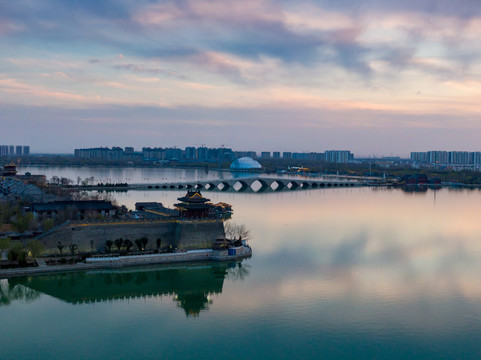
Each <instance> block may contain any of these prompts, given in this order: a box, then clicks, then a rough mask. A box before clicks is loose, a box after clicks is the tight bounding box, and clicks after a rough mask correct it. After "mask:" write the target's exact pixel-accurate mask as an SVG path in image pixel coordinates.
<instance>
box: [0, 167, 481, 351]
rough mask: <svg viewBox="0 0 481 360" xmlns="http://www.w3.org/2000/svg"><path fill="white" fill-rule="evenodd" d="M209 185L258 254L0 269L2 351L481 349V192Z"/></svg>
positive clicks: (136, 195)
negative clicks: (52, 271) (97, 267)
mask: <svg viewBox="0 0 481 360" xmlns="http://www.w3.org/2000/svg"><path fill="white" fill-rule="evenodd" d="M130 170H132V169H129V171H130ZM65 171H74V170H72V169H69V170H65ZM100 171H104V170H102V169H101V170H100ZM105 171H106V170H105ZM109 171H110V170H109ZM133 171H134V172H136V171H142V170H135V169H133ZM34 172H35V171H32V173H34ZM56 175H61V176H64V175H62V174H59V172H57V173H56ZM134 176H136V177H141V176H142V175H140V174H138V173H136V174H135V175H134ZM181 194H183V193H182V192H177V191H173V192H170V191H166V192H162V191H150V192H128V193H120V194H119V193H117V194H116V197H117V199H118V201H119V202H120V203H123V204H126V205H127V206H129V207H132V206H133V204H134V203H135V202H136V201H143V200H145V199H149V201H161V202H163V203H164V204H165V205H172V204H173V203H174V201H175V199H176V197H178V196H180V195H181ZM204 195H206V196H207V197H209V198H211V199H212V200H213V201H226V202H228V203H230V204H232V205H233V207H234V216H233V221H235V222H237V223H243V224H246V225H247V226H248V227H249V228H250V230H251V235H252V236H251V241H250V244H251V245H252V247H253V249H254V255H253V257H252V258H251V259H248V260H244V261H242V262H240V263H230V264H214V265H212V264H192V265H188V266H187V265H179V266H169V267H149V268H134V269H130V270H126V269H122V270H119V271H96V272H89V273H76V274H65V275H55V276H41V277H31V278H20V279H13V280H9V281H6V280H2V283H1V289H2V295H1V296H2V297H1V305H0V321H1V323H0V324H1V327H0V329H1V330H0V331H1V334H0V335H1V336H0V358H1V359H2V360H3V359H66V358H69V359H86V358H93V359H120V358H124V359H158V358H165V359H205V358H210V359H212V358H227V359H238V358H252V359H293V358H296V359H297V358H300V359H304V358H306V359H319V358H323V359H479V358H480V357H481V280H480V276H481V221H480V220H479V214H480V207H481V192H479V191H449V190H445V189H443V190H439V191H432V190H430V191H427V192H422V193H406V192H403V191H401V190H387V189H384V190H378V189H371V188H369V189H368V188H354V189H352V188H351V189H322V190H309V191H295V192H282V193H264V194H238V193H220V192H217V193H209V192H206V193H204Z"/></svg>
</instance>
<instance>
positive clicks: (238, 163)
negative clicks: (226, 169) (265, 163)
mask: <svg viewBox="0 0 481 360" xmlns="http://www.w3.org/2000/svg"><path fill="white" fill-rule="evenodd" d="M230 168H231V170H259V169H262V165H261V164H259V162H258V161H256V160H254V159H252V158H250V157H243V158H240V159H237V160H234V162H233V163H232V164H231V165H230Z"/></svg>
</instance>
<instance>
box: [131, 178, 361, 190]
mask: <svg viewBox="0 0 481 360" xmlns="http://www.w3.org/2000/svg"><path fill="white" fill-rule="evenodd" d="M367 184H368V182H367V181H353V180H336V179H333V180H325V179H319V180H311V179H309V180H307V179H293V178H268V177H252V178H239V179H215V180H204V181H194V180H193V181H187V182H170V183H159V184H136V185H131V186H129V189H150V190H184V189H199V190H207V191H228V190H229V191H235V192H242V191H248V192H264V191H290V190H306V189H322V188H334V187H354V186H364V185H367Z"/></svg>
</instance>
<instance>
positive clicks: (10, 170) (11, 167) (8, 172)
mask: <svg viewBox="0 0 481 360" xmlns="http://www.w3.org/2000/svg"><path fill="white" fill-rule="evenodd" d="M15 175H17V165H15V164H14V163H10V164H8V165H4V166H3V171H2V176H15Z"/></svg>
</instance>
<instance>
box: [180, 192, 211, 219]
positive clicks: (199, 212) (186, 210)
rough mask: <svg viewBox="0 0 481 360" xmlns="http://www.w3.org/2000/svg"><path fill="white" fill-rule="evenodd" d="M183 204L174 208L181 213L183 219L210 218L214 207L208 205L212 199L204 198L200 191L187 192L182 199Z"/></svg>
mask: <svg viewBox="0 0 481 360" xmlns="http://www.w3.org/2000/svg"><path fill="white" fill-rule="evenodd" d="M177 200H180V201H181V203H179V204H175V205H174V206H175V207H176V208H177V210H178V211H179V214H180V217H182V218H188V219H192V218H205V217H208V216H209V213H210V210H211V207H212V205H210V204H206V203H207V202H208V201H210V199H207V198H205V197H203V196H202V194H201V193H200V191H199V190H196V189H192V190H189V191H187V194H185V196H184V197H180V198H178V199H177Z"/></svg>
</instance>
